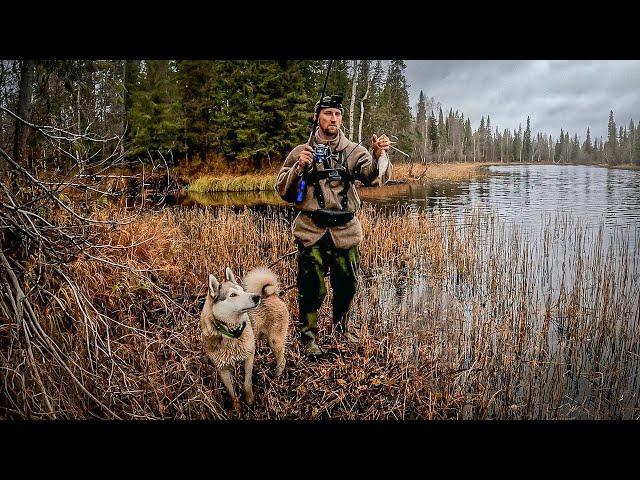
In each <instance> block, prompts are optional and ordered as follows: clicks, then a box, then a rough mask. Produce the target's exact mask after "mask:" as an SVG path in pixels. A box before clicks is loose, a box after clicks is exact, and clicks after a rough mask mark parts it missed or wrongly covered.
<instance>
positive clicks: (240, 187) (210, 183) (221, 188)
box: [189, 172, 276, 193]
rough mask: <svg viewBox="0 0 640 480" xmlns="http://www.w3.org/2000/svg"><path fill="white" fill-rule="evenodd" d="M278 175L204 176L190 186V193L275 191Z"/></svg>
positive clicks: (269, 173) (271, 173)
mask: <svg viewBox="0 0 640 480" xmlns="http://www.w3.org/2000/svg"><path fill="white" fill-rule="evenodd" d="M275 184H276V174H275V173H273V172H268V173H259V174H248V175H222V176H215V175H204V176H202V177H198V178H197V179H195V180H193V181H192V182H191V183H190V184H189V192H195V193H213V192H250V191H264V190H269V191H273V190H274V188H275Z"/></svg>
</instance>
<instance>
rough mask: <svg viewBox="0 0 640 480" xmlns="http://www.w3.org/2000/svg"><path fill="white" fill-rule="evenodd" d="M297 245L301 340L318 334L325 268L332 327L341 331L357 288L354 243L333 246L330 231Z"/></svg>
mask: <svg viewBox="0 0 640 480" xmlns="http://www.w3.org/2000/svg"><path fill="white" fill-rule="evenodd" d="M296 243H297V245H298V278H297V281H298V307H299V310H300V317H299V324H298V328H299V331H300V337H301V338H302V340H303V341H308V340H311V339H314V338H316V336H317V335H318V310H319V309H320V306H321V305H322V302H323V300H324V297H325V296H326V294H327V287H326V285H325V281H324V275H325V274H326V273H327V271H329V275H330V277H329V278H330V282H331V288H332V289H333V323H334V328H337V329H340V330H344V329H345V327H346V325H345V322H346V318H345V317H346V314H347V312H348V311H349V307H350V305H351V300H352V299H353V296H354V295H355V294H356V291H357V288H358V276H359V268H360V253H359V251H358V246H357V245H355V246H353V247H351V248H346V249H343V248H336V246H335V245H334V244H333V240H332V238H331V234H330V233H329V232H328V231H327V233H325V235H324V236H323V237H322V238H321V239H320V240H318V241H317V242H316V243H315V244H313V245H311V246H309V247H305V246H304V245H303V244H302V242H300V241H296Z"/></svg>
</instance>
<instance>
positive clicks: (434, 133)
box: [427, 110, 438, 153]
mask: <svg viewBox="0 0 640 480" xmlns="http://www.w3.org/2000/svg"><path fill="white" fill-rule="evenodd" d="M427 128H428V130H429V142H430V143H431V153H435V152H437V151H438V125H437V124H436V117H435V115H434V114H433V110H431V114H430V115H429V124H428V125H427Z"/></svg>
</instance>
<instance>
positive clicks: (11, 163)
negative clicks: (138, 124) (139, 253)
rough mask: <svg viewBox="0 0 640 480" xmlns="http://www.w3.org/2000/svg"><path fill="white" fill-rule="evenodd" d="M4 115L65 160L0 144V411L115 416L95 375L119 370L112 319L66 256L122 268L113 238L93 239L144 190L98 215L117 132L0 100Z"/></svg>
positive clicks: (116, 150) (118, 148)
mask: <svg viewBox="0 0 640 480" xmlns="http://www.w3.org/2000/svg"><path fill="white" fill-rule="evenodd" d="M0 115H5V116H9V117H10V118H12V119H14V120H15V121H16V122H17V124H19V125H21V128H25V129H29V130H30V131H31V135H39V136H40V137H42V138H41V139H42V140H43V141H44V142H46V143H48V144H49V145H50V148H52V149H58V150H59V151H60V153H61V154H62V155H63V156H64V157H65V160H66V161H65V162H64V168H63V170H62V171H61V172H55V173H53V172H46V171H44V170H42V169H40V170H36V169H34V168H32V167H31V166H30V165H29V164H25V163H24V162H19V161H17V159H16V158H14V156H13V155H11V154H9V153H8V152H7V151H5V150H4V149H2V148H0V318H2V319H3V320H2V321H1V322H0V368H1V369H2V370H3V373H2V375H0V377H1V380H0V388H1V389H2V394H0V417H3V418H60V417H63V418H69V417H72V418H86V417H89V416H97V417H101V418H121V417H122V415H121V414H118V413H117V412H116V411H115V409H114V405H115V402H114V399H113V398H112V397H111V396H110V395H109V394H108V393H105V391H104V389H103V388H104V387H103V386H102V385H101V381H100V380H99V379H100V378H101V376H100V373H99V372H104V368H105V367H106V368H113V369H116V371H117V369H118V368H120V367H119V365H121V364H122V362H121V359H119V358H118V354H117V352H114V351H113V350H112V349H111V345H110V343H109V342H110V340H109V338H110V332H111V331H112V329H113V324H112V322H110V319H109V318H108V317H107V316H106V315H105V314H104V313H103V312H100V311H99V309H98V308H97V307H96V305H94V302H93V299H92V298H88V297H87V295H85V294H83V293H82V290H81V288H79V287H78V283H77V279H75V278H74V277H73V275H72V274H71V273H70V269H69V265H70V263H71V262H72V261H74V260H75V259H77V258H78V257H79V256H84V257H85V258H89V259H91V261H95V262H99V263H108V264H110V266H112V267H118V268H119V267H122V268H127V267H124V266H120V265H117V264H116V263H114V262H113V261H112V260H109V259H107V257H106V256H105V255H103V253H104V252H105V251H107V250H109V249H112V248H113V247H111V246H110V245H101V244H100V242H99V241H98V239H99V238H100V233H101V232H102V231H104V230H105V229H114V228H117V227H119V226H121V225H123V224H126V223H129V222H131V221H132V220H133V219H134V218H135V216H136V215H138V214H139V213H140V211H141V210H142V208H143V207H144V195H142V196H141V201H140V202H139V207H138V208H137V209H136V210H135V211H134V212H133V213H131V212H129V213H130V214H128V215H126V216H125V218H123V219H120V220H105V219H102V220H101V219H97V218H95V217H94V216H92V214H91V211H90V209H89V202H90V201H93V202H96V201H99V200H100V198H102V197H109V196H111V195H113V193H111V192H109V191H107V188H106V187H105V182H107V181H109V175H108V173H109V172H110V170H111V169H113V168H115V167H121V166H123V164H124V159H123V155H122V152H123V148H122V139H123V137H122V136H121V135H119V136H114V137H112V138H97V137H95V136H93V135H92V134H90V133H74V132H71V131H68V130H64V129H61V128H57V127H55V126H43V125H35V124H33V123H31V122H29V121H28V120H27V119H25V118H22V117H21V116H20V115H18V114H17V113H14V112H12V111H10V110H8V109H6V108H4V107H2V106H0ZM92 144H97V145H98V146H102V145H108V146H109V149H108V150H104V149H102V148H96V149H95V150H96V151H97V152H99V153H100V152H103V151H107V152H108V153H107V154H106V155H105V156H104V157H100V158H98V156H97V154H96V153H91V149H90V148H88V146H89V145H92ZM83 146H84V147H83ZM109 152H110V153H109ZM142 172H143V173H142V182H141V184H142V185H144V183H145V182H144V169H143V170H142ZM94 204H95V203H94ZM110 258H111V257H110ZM62 292H65V294H63V293H62ZM5 319H6V320H5ZM69 329H79V330H80V331H81V332H82V333H81V338H82V337H83V338H84V341H83V342H82V343H83V344H86V348H75V349H74V348H72V347H70V346H69V344H68V342H67V340H65V338H67V337H65V336H64V334H63V332H64V331H65V330H69ZM63 392H64V393H63ZM69 398H75V399H76V403H74V404H73V405H71V404H70V403H69V401H68V399H69ZM77 399H80V401H79V402H78V401H77ZM74 409H75V410H74Z"/></svg>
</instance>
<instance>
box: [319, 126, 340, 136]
mask: <svg viewBox="0 0 640 480" xmlns="http://www.w3.org/2000/svg"><path fill="white" fill-rule="evenodd" d="M329 129H331V130H329ZM338 131H339V128H338V126H337V125H329V126H328V127H327V128H326V129H325V128H320V132H321V133H322V136H323V137H327V138H335V136H336V135H338Z"/></svg>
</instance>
